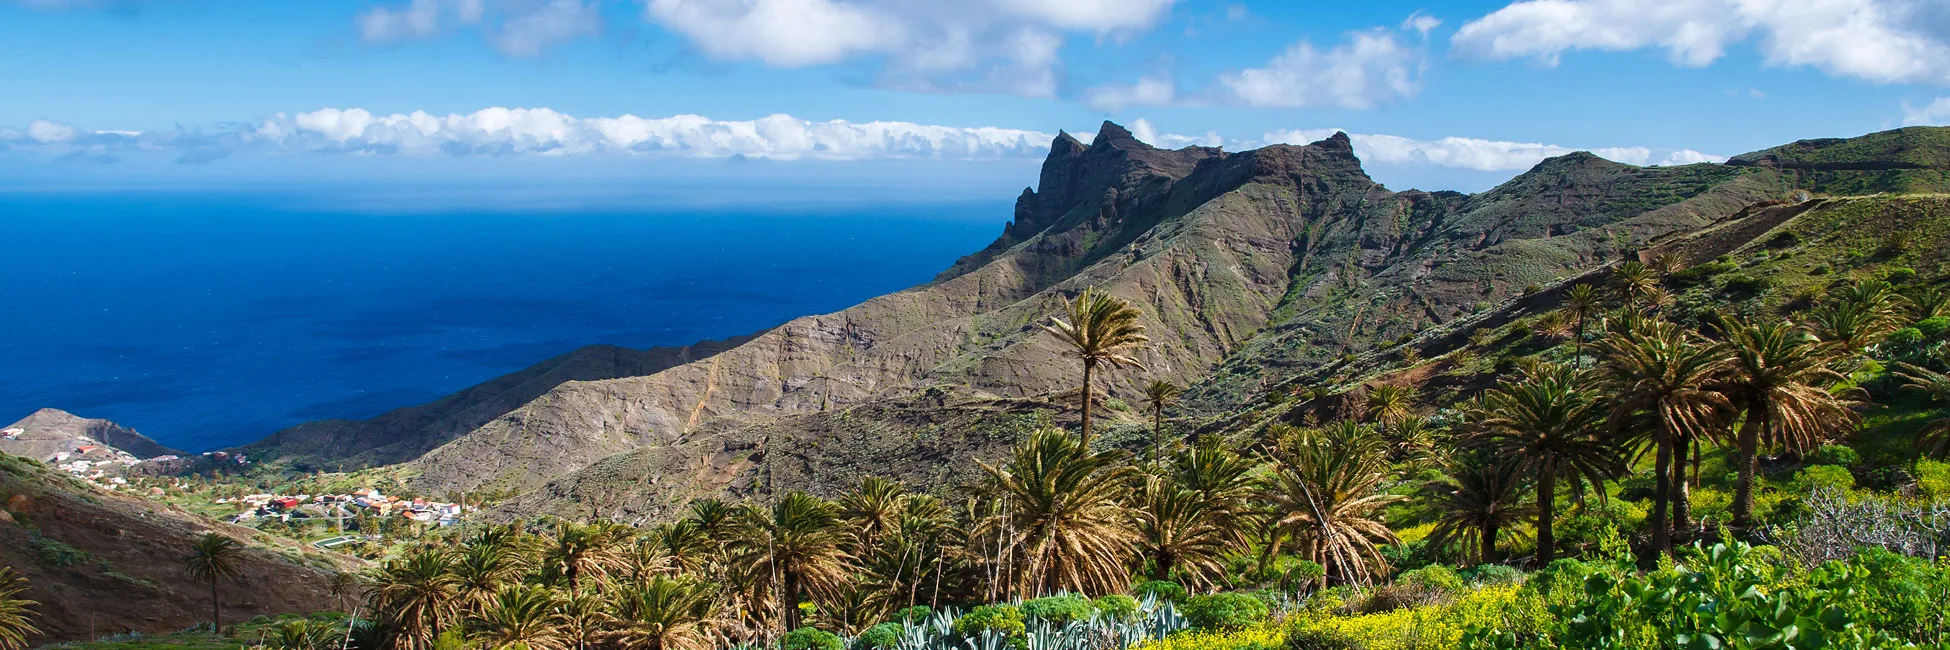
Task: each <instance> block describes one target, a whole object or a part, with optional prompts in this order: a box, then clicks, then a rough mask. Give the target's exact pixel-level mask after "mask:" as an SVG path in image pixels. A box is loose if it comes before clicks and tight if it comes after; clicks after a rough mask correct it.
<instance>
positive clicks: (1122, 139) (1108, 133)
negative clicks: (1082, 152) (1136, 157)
mask: <svg viewBox="0 0 1950 650" xmlns="http://www.w3.org/2000/svg"><path fill="white" fill-rule="evenodd" d="M1090 148H1092V149H1099V148H1111V149H1127V150H1128V149H1139V150H1142V149H1153V148H1154V147H1152V146H1151V145H1148V144H1145V143H1144V142H1142V141H1140V140H1138V139H1137V136H1134V135H1131V131H1130V129H1126V128H1124V127H1122V126H1119V125H1118V124H1117V123H1116V122H1112V121H1110V120H1104V125H1103V126H1101V127H1098V129H1097V137H1096V139H1094V140H1091V141H1090Z"/></svg>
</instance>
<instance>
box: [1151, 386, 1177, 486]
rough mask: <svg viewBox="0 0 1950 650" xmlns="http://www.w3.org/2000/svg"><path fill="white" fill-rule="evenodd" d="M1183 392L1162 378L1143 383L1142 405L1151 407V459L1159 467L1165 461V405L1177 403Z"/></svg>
mask: <svg viewBox="0 0 1950 650" xmlns="http://www.w3.org/2000/svg"><path fill="white" fill-rule="evenodd" d="M1183 392H1184V389H1182V388H1179V387H1178V386H1177V385H1176V384H1173V383H1171V382H1168V381H1165V380H1163V379H1157V380H1153V381H1152V382H1151V383H1149V384H1145V385H1144V405H1145V407H1146V408H1149V409H1151V459H1152V460H1153V461H1155V462H1157V463H1158V466H1159V467H1163V466H1164V463H1165V407H1167V406H1171V405H1173V404H1177V403H1178V396H1179V395H1180V394H1182V393H1183Z"/></svg>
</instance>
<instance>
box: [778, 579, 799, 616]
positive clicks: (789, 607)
mask: <svg viewBox="0 0 1950 650" xmlns="http://www.w3.org/2000/svg"><path fill="white" fill-rule="evenodd" d="M784 582H785V585H784V586H785V588H784V589H782V590H780V591H783V592H785V593H784V594H783V598H782V600H783V601H784V602H781V603H780V608H781V609H784V610H785V612H784V613H785V629H786V630H787V631H792V630H797V629H799V598H800V596H799V579H798V577H796V576H795V575H793V572H791V571H787V572H785V580H784Z"/></svg>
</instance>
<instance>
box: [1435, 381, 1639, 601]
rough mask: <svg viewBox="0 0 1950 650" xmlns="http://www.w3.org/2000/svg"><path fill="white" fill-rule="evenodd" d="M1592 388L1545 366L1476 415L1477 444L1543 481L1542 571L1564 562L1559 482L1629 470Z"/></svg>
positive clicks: (1482, 404)
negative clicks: (1558, 528)
mask: <svg viewBox="0 0 1950 650" xmlns="http://www.w3.org/2000/svg"><path fill="white" fill-rule="evenodd" d="M1589 384H1590V381H1589V380H1588V379H1587V378H1586V376H1585V373H1583V372H1580V371H1578V370H1576V369H1571V368H1563V367H1559V366H1556V365H1552V364H1540V365H1539V366H1538V367H1537V368H1535V369H1533V371H1532V372H1530V373H1528V374H1527V376H1526V377H1525V378H1524V379H1523V380H1521V381H1518V382H1516V383H1513V384H1510V385H1508V386H1505V387H1503V388H1498V389H1492V390H1490V391H1488V392H1485V393H1484V394H1483V396H1482V399H1481V400H1479V401H1478V402H1477V403H1476V404H1475V405H1473V406H1472V407H1471V409H1470V417H1471V419H1472V420H1474V426H1475V427H1476V430H1477V431H1478V436H1479V437H1478V439H1477V441H1476V442H1477V443H1479V444H1480V445H1481V446H1483V447H1484V448H1486V449H1488V450H1490V451H1491V452H1492V453H1495V454H1497V455H1499V456H1502V457H1504V458H1510V459H1513V460H1515V461H1517V463H1518V468H1519V469H1520V470H1521V471H1524V472H1527V473H1529V474H1531V475H1533V476H1535V477H1537V501H1536V507H1535V509H1534V510H1533V512H1535V514H1536V515H1537V564H1538V565H1539V566H1542V565H1544V564H1549V563H1550V561H1551V560H1552V559H1553V558H1555V557H1556V551H1557V547H1556V541H1557V538H1556V536H1555V535H1553V534H1552V525H1553V522H1555V521H1556V516H1557V513H1556V505H1557V479H1559V478H1568V479H1571V480H1573V481H1589V482H1591V483H1592V484H1593V485H1598V484H1602V483H1603V482H1604V480H1605V479H1606V478H1608V477H1612V476H1616V475H1618V474H1619V473H1620V472H1621V471H1623V469H1624V464H1623V461H1622V460H1621V459H1620V458H1619V456H1618V452H1617V450H1616V448H1615V447H1614V446H1613V445H1612V444H1611V443H1610V442H1609V441H1607V440H1605V436H1604V435H1603V430H1602V425H1603V424H1604V420H1605V408H1604V406H1603V405H1602V404H1600V403H1599V402H1598V401H1597V400H1596V399H1594V397H1593V395H1591V393H1590V392H1589V391H1587V390H1586V386H1588V385H1589ZM1599 497H1600V498H1603V497H1604V491H1603V490H1600V491H1599Z"/></svg>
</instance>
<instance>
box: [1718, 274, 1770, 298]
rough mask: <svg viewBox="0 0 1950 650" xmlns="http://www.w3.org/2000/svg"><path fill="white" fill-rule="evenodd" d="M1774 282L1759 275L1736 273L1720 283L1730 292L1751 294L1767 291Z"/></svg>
mask: <svg viewBox="0 0 1950 650" xmlns="http://www.w3.org/2000/svg"><path fill="white" fill-rule="evenodd" d="M1773 284H1774V283H1773V282H1772V281H1770V280H1768V279H1767V278H1764V277H1761V276H1758V275H1751V274H1747V273H1735V274H1733V275H1729V276H1727V279H1726V280H1724V281H1722V282H1721V283H1720V287H1721V288H1723V289H1725V290H1726V291H1727V292H1729V293H1735V294H1742V295H1750V296H1751V295H1754V294H1758V293H1761V292H1763V291H1766V290H1767V288H1768V287H1770V286H1773Z"/></svg>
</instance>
